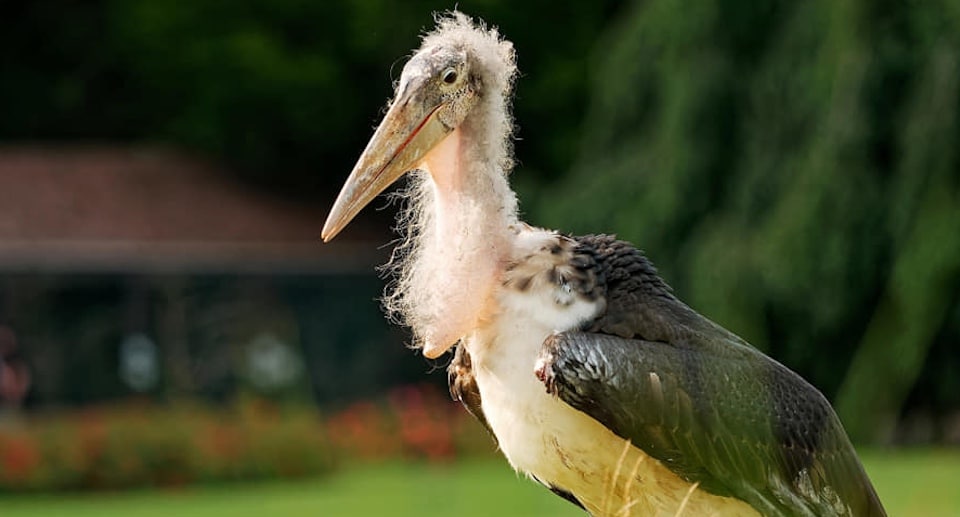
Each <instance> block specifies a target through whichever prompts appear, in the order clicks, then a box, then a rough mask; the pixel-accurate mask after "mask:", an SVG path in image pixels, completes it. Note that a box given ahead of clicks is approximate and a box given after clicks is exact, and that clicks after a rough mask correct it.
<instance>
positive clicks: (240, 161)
mask: <svg viewBox="0 0 960 517" xmlns="http://www.w3.org/2000/svg"><path fill="white" fill-rule="evenodd" d="M458 6H459V8H460V9H461V10H463V11H465V12H467V13H469V14H472V15H476V16H479V17H481V18H483V19H485V20H487V21H489V22H490V23H491V24H493V25H496V26H498V27H499V28H500V29H501V31H502V32H503V33H504V34H505V35H506V36H507V37H508V38H509V39H511V40H512V41H513V42H514V43H515V46H516V48H517V51H518V56H519V67H520V70H521V76H520V79H519V81H518V84H517V89H516V100H515V110H514V111H515V116H516V119H517V122H518V126H519V130H518V133H517V137H518V139H517V142H516V154H517V158H518V163H519V165H518V167H517V169H516V171H515V172H514V174H513V177H512V181H513V184H514V187H515V188H516V189H517V190H518V193H519V196H520V199H521V207H522V210H523V212H524V215H525V218H526V219H527V220H528V221H529V222H531V223H533V224H536V225H542V226H547V227H551V228H557V229H560V230H562V231H565V232H570V233H587V232H606V233H616V234H617V235H619V236H620V237H621V238H624V239H627V240H630V241H632V242H634V243H636V244H637V245H638V246H639V247H641V248H643V249H644V250H645V251H646V253H647V254H648V255H649V256H650V257H651V258H652V259H653V260H654V262H655V263H656V264H658V266H659V268H660V271H661V273H662V274H663V276H664V277H665V278H666V279H667V280H668V282H669V283H670V284H671V285H672V286H673V287H674V289H675V290H676V292H677V293H678V294H679V296H680V297H681V298H682V299H684V300H686V301H687V302H688V303H689V304H690V305H692V306H693V307H694V308H695V309H697V310H698V311H700V312H702V313H704V314H706V315H707V316H709V317H711V318H712V319H714V320H716V321H717V322H719V323H721V324H722V325H724V326H726V327H728V328H730V329H731V330H733V331H735V332H736V333H738V334H740V335H741V336H743V337H744V338H746V339H747V340H748V341H750V342H751V343H752V344H754V345H755V346H757V347H758V348H760V349H762V350H764V351H765V352H767V353H768V354H770V355H772V356H773V357H775V358H776V359H778V360H779V361H781V362H783V363H784V364H786V365H787V366H789V367H790V368H792V369H794V370H796V371H797V372H799V373H800V374H801V375H803V376H804V377H805V378H807V379H808V380H810V381H811V382H812V383H813V384H815V385H816V386H817V387H819V388H820V389H821V390H822V391H823V392H824V393H825V394H826V395H827V397H828V398H829V399H830V400H831V401H832V402H834V404H835V407H836V408H837V410H838V412H839V414H840V416H841V419H842V420H843V421H844V424H845V425H846V427H847V429H848V431H849V432H850V434H851V436H852V437H853V438H854V440H855V441H856V442H857V443H858V444H862V445H872V446H875V447H889V446H895V445H924V446H943V445H957V444H958V443H960V347H958V344H960V157H958V151H957V147H958V143H960V3H957V2H955V1H951V0H933V1H930V2H924V3H909V2H908V3H903V2H873V1H867V0H851V1H847V2H833V1H826V0H814V1H806V2H788V1H772V2H750V1H743V0H721V1H716V2H700V3H690V2H680V1H678V0H643V1H632V2H631V1H612V0H608V1H597V2H576V3H562V2H561V3H557V2H547V1H530V2H510V1H505V0H504V1H501V0H476V1H461V2H459V3H458ZM4 7H5V9H4V14H3V19H2V21H0V27H2V30H0V48H2V49H3V51H2V52H0V367H2V368H3V369H2V370H0V405H2V409H0V460H3V458H6V459H5V460H3V461H0V486H2V487H5V488H3V489H10V490H14V491H16V490H22V489H27V488H34V489H43V488H64V487H66V488H84V487H93V488H96V487H104V486H106V487H112V486H126V485H137V486H139V485H145V484H146V485H150V484H162V485H170V484H174V485H176V484H182V483H187V482H188V481H192V480H205V479H206V480H218V479H222V478H237V479H241V478H242V479H246V478H258V477H271V476H275V475H293V474H304V475H305V474H311V473H321V472H327V471H329V470H330V469H333V468H335V465H338V464H342V463H344V462H350V461H353V460H354V459H356V458H357V457H367V458H369V457H385V458H386V457H389V458H401V459H402V458H406V459H410V458H421V459H422V458H433V457H444V458H450V457H456V456H457V454H459V453H460V452H463V453H470V454H473V453H477V451H486V452H482V453H480V454H483V453H490V452H492V446H491V445H490V444H489V443H487V442H485V441H484V440H485V439H484V438H483V437H482V434H475V433H478V432H479V431H478V429H476V426H472V425H469V422H467V421H464V422H461V421H460V420H459V418H460V417H459V416H456V415H458V414H462V413H463V412H462V411H461V412H456V411H454V412H452V413H450V415H449V418H447V416H444V415H448V414H447V411H448V410H450V409H454V410H455V409H456V408H455V407H452V406H451V405H450V404H448V403H447V402H446V401H445V400H443V397H441V396H439V395H438V394H442V391H443V390H444V389H445V386H444V385H445V382H446V376H445V375H444V374H443V373H442V370H443V367H444V366H445V364H446V363H445V360H444V359H441V360H439V361H436V362H429V361H426V360H425V359H423V358H421V357H419V356H418V355H417V354H416V353H415V352H413V351H411V350H408V349H407V348H405V346H404V344H405V340H406V339H407V336H406V333H405V331H404V330H403V329H398V328H395V327H392V326H390V325H389V324H388V323H387V322H386V321H384V319H383V317H382V315H381V313H380V312H379V310H378V305H377V301H376V298H377V297H378V296H379V294H380V291H381V289H382V280H380V279H378V278H377V276H376V271H375V265H376V264H378V263H382V262H383V261H384V260H385V258H386V256H387V253H388V252H389V242H390V240H391V239H392V235H391V233H390V231H389V228H390V226H391V225H392V214H393V211H394V207H391V206H389V205H387V203H385V202H382V203H381V202H378V203H375V204H374V208H381V209H380V210H371V209H368V210H367V211H366V212H364V213H363V214H362V215H361V216H360V218H359V219H358V220H357V221H356V222H355V223H354V224H353V225H351V226H350V227H349V228H348V229H347V230H346V231H345V232H344V234H343V235H341V236H340V237H338V239H337V241H336V242H335V243H334V244H330V245H322V244H320V243H319V239H318V235H319V229H320V226H321V224H322V222H323V218H324V217H325V214H326V210H327V209H328V207H329V206H330V205H331V204H332V200H333V198H334V196H335V195H336V193H337V191H338V189H339V187H340V185H341V183H342V181H343V180H344V178H345V177H346V174H347V173H348V172H349V170H350V169H351V167H352V165H353V162H354V160H355V159H356V157H357V156H358V155H359V152H360V151H361V150H362V149H363V147H364V144H365V142H366V139H367V138H368V137H369V136H370V134H371V132H372V127H373V126H374V125H375V124H376V122H377V121H378V119H379V116H380V114H382V109H383V106H384V105H385V103H386V101H387V99H388V98H389V96H390V95H391V89H392V82H393V81H395V80H396V79H397V77H399V73H400V69H401V68H402V65H403V63H404V58H405V57H406V56H408V55H409V54H410V52H411V49H413V48H415V47H416V46H417V45H418V44H419V40H418V35H419V34H421V33H422V32H423V31H424V30H426V29H429V28H430V27H431V25H432V20H431V13H432V12H434V11H438V10H442V9H447V8H450V7H452V4H450V3H444V2H437V1H427V0H413V1H405V2H399V1H390V0H367V1H363V2H322V1H304V0H273V1H270V2H266V1H249V2H218V1H212V0H209V1H208V0H198V1H194V2H173V1H163V0H123V1H119V0H118V1H109V0H98V1H91V2H69V1H53V0H38V1H35V2H22V3H10V4H5V6H4ZM285 412H286V413H285ZM437 414H439V415H441V416H443V418H439V419H437V421H436V422H435V424H436V425H433V426H430V425H426V426H423V427H424V428H423V429H420V428H419V427H417V425H416V424H415V422H418V421H431V419H430V418H428V417H425V416H424V415H437ZM282 415H288V417H287V418H281V416H282ZM365 419H366V420H365ZM279 420H285V421H287V423H286V424H285V425H284V426H280V427H277V426H271V424H275V423H276V422H277V421H279ZM314 420H317V422H320V423H317V422H314V423H308V422H313V421H314ZM221 421H222V422H226V423H222V422H221ZM144 422H147V424H144ZM157 422H160V423H159V424H157ZM218 422H221V423H218ZM173 423H180V424H181V425H180V426H179V427H177V426H175V425H173ZM315 424H316V425H315ZM164 425H170V426H172V427H170V428H171V429H179V430H178V431H177V432H176V433H169V434H168V433H159V434H158V433H153V434H151V433H150V432H147V430H148V429H150V428H152V427H155V426H160V428H164V427H163V426H164ZM138 426H141V427H138ZM298 426H299V427H298ZM338 426H339V427H338ZM351 426H352V427H351ZM378 426H379V427H378ZM405 426H406V427H405ZM411 426H412V427H413V428H416V429H415V430H410V429H409V428H410V427H411ZM38 427H42V428H43V429H44V430H45V432H46V433H47V434H37V433H36V432H34V431H35V429H37V428H38ZM315 427H316V428H323V432H321V433H319V434H316V435H315V436H314V435H313V431H314V430H315ZM344 429H346V431H345V430H344ZM370 429H374V430H376V429H381V430H382V431H383V434H385V435H387V436H389V437H390V438H389V439H387V440H386V441H385V442H382V443H381V442H379V441H378V440H380V438H378V437H377V436H379V435H378V434H377V433H376V432H372V433H367V434H369V435H370V436H367V437H365V438H362V439H358V440H356V443H354V442H351V443H346V442H344V441H343V439H342V437H343V436H352V437H356V436H361V435H363V436H366V435H364V432H363V430H367V431H369V430H370ZM403 429H406V431H403ZM140 431H143V432H140ZM4 433H6V434H4ZM178 433H179V434H178ZM338 433H339V434H338ZM170 435H173V436H175V437H176V436H180V437H181V438H182V439H176V438H170ZM4 436H6V438H4ZM198 436H200V437H201V438H197V437H198ZM338 436H340V438H337V437H338ZM457 436H459V437H460V438H456V437H457ZM112 437H113V438H112ZM116 437H120V438H116ZM138 437H142V439H140V438H138ZM204 437H205V438H204ZM296 437H300V438H296ZM114 438H116V439H114ZM124 439H126V440H127V441H124ZM4 440H6V441H4ZM31 440H32V441H31ZM316 440H320V441H316ZM337 440H340V441H337ZM391 440H393V441H391ZM457 440H459V441H457ZM66 442H69V443H75V444H77V445H76V446H75V447H74V448H71V447H73V446H70V445H63V446H60V445H56V444H60V443H66ZM321 442H322V443H321ZM211 443H213V444H220V445H211ZM223 443H228V444H233V445H230V446H223V445H222V444H223ZM267 443H273V444H291V443H293V444H299V445H298V446H291V447H288V450H286V452H284V449H283V447H279V446H278V447H279V448H276V449H270V448H269V447H270V446H267V445H264V444H267ZM434 443H441V444H446V445H441V446H439V447H440V448H439V449H437V448H435V447H434V446H433V445H430V444H434ZM91 444H92V445H91ZM184 444H188V446H189V447H188V448H187V449H182V448H183V447H186V446H185V445H184ZM58 447H59V448H61V449H63V450H59V449H58V450H54V451H51V450H50V449H51V448H54V449H56V448H58ZM111 447H113V448H112V449H111ZM224 447H226V448H224ZM231 447H232V448H231ZM264 447H267V450H276V451H277V453H276V454H260V455H259V456H258V455H256V454H252V455H248V454H246V453H243V452H241V451H245V450H254V449H259V450H264ZM297 447H300V448H297ZM191 448H192V449H191ZM176 450H195V451H199V452H197V454H194V455H190V454H187V455H181V456H178V455H177V454H175V453H174V452H171V451H176ZM301 450H313V451H315V452H316V451H319V452H316V454H302V453H300V452H298V451H301ZM4 451H6V452H4ZM11 451H12V452H11ZM58 451H59V452H58ZM91 451H93V452H91ZM104 451H106V452H104ZM111 451H112V452H111ZM338 451H339V452H338ZM343 451H348V452H346V453H344V452H343ZM350 451H352V452H350ZM218 454H219V456H218ZM133 456H136V457H138V458H140V459H139V460H136V461H134V463H136V464H125V463H124V462H128V463H129V462H130V461H133V460H129V458H130V457H133ZM198 457H199V458H206V459H205V460H203V461H199V460H196V458H198ZM11 458H12V459H11ZM91 458H92V459H91ZM151 458H153V459H151ZM211 458H214V459H211ZM215 458H221V459H220V460H216V459H215ZM224 458H227V459H224ZM278 458H280V459H278ZM283 458H286V459H283ZM221 460H222V461H221ZM218 461H220V463H218ZM70 462H73V463H70ZM151 462H153V463H151ZM198 462H199V463H204V464H205V467H202V468H201V466H197V465H194V463H198ZM231 462H234V463H231ZM51 463H57V464H58V465H59V464H64V463H66V464H72V465H74V467H71V468H72V470H70V468H67V469H66V471H65V472H60V471H59V470H58V469H53V468H48V467H49V465H50V464H51ZM151 465H152V466H151ZM156 465H160V466H159V467H157V466H156ZM171 465H172V466H171ZM168 467H169V468H168ZM18 469H19V470H18ZM124 469H127V470H124ZM164 469H167V470H164ZM218 469H219V470H218ZM291 469H292V470H291ZM53 470H58V471H57V472H53ZM138 476H139V477H138ZM178 476H179V477H178ZM111 480H113V481H111ZM117 480H119V481H117ZM0 490H2V489H0Z"/></svg>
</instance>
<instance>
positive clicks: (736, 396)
mask: <svg viewBox="0 0 960 517" xmlns="http://www.w3.org/2000/svg"><path fill="white" fill-rule="evenodd" d="M539 364H540V365H541V368H540V369H538V371H537V374H538V376H539V377H540V378H541V380H542V381H543V382H544V384H545V385H546V386H547V390H548V391H549V392H550V393H552V394H554V395H557V396H559V397H560V398H561V399H562V400H563V401H565V402H566V403H568V404H570V405H571V406H573V407H574V408H576V409H578V410H580V411H583V412H584V413H586V414H588V415H590V416H591V417H593V418H595V419H596V420H597V421H599V422H600V423H602V424H603V425H605V426H606V427H607V428H609V429H610V430H612V431H613V432H614V433H616V434H617V435H619V436H621V437H623V438H625V439H628V440H630V441H631V442H632V443H633V444H634V445H635V446H637V447H638V448H640V449H642V450H644V451H645V452H646V453H647V454H649V455H651V456H653V457H654V458H656V459H658V460H660V461H661V462H662V463H663V464H664V465H666V466H667V467H668V468H670V469H671V470H672V471H673V472H675V473H676V474H678V475H679V476H681V477H682V478H684V479H685V480H687V481H690V482H699V483H700V487H702V488H703V489H704V490H706V491H708V492H710V493H714V494H717V495H723V496H733V497H736V498H738V499H742V500H744V501H746V502H747V503H749V504H750V505H751V506H753V507H754V508H756V509H757V510H758V511H759V512H760V513H762V514H764V515H789V516H793V515H816V516H830V515H853V516H858V517H859V516H873V515H885V513H884V510H883V507H882V506H881V504H880V501H879V499H878V498H877V495H876V493H875V492H874V489H873V486H872V485H871V484H870V480H869V479H868V478H867V475H866V474H865V472H864V470H863V467H862V466H861V465H860V461H859V460H858V459H857V456H856V453H855V451H854V449H853V446H852V445H851V444H850V441H849V440H848V438H847V436H846V433H845V432H844V430H843V427H842V426H841V424H840V421H839V420H838V419H837V416H836V414H835V413H834V412H833V409H832V408H831V407H830V404H829V403H828V402H827V400H826V399H825V398H824V397H823V396H822V395H821V394H820V392H819V391H817V389H816V388H814V387H813V386H811V385H810V384H808V383H807V382H806V381H804V380H803V379H802V378H801V377H800V376H798V375H797V374H795V373H793V372H792V371H790V370H789V369H787V368H786V367H784V366H782V365H780V364H779V363H777V362H776V361H774V360H772V359H770V358H769V357H767V356H765V355H763V354H762V353H760V352H759V351H757V350H755V349H753V348H751V347H749V346H747V345H743V344H741V343H739V342H728V343H726V344H725V346H701V345H698V344H693V343H684V342H676V343H670V344H667V343H663V342H653V341H645V340H641V339H628V338H621V337H617V336H611V335H608V334H600V333H592V332H564V333H559V334H556V335H553V336H551V337H550V338H548V339H547V340H546V342H545V343H544V347H543V350H542V352H541V356H540V363H539Z"/></svg>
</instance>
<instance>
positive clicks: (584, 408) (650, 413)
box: [321, 11, 885, 516]
mask: <svg viewBox="0 0 960 517" xmlns="http://www.w3.org/2000/svg"><path fill="white" fill-rule="evenodd" d="M435 22H436V27H435V28H434V29H433V30H431V31H429V32H427V33H425V34H424V35H423V37H422V42H421V46H420V47H419V49H417V50H416V51H415V52H414V53H413V55H412V57H410V59H409V60H408V61H407V63H406V64H405V66H404V67H403V71H402V72H401V75H400V78H399V80H398V81H397V82H396V84H395V92H394V97H393V99H392V100H391V101H390V102H389V104H388V108H387V110H386V113H385V115H384V117H383V119H382V121H381V122H380V124H379V126H378V127H377V128H376V129H375V131H374V134H373V136H372V137H371V139H370V141H369V143H368V144H367V146H366V148H365V149H364V150H363V152H362V154H361V155H360V158H359V159H358V161H357V163H356V166H355V167H354V168H353V170H352V171H351V173H350V175H349V176H348V178H347V179H346V182H345V183H344V185H343V187H342V190H341V191H340V194H339V196H338V197H337V199H336V201H335V202H334V205H333V207H332V209H331V211H330V214H329V216H328V218H327V220H326V222H325V223H324V226H323V230H322V233H321V238H322V239H323V241H324V242H328V241H330V239H332V238H334V236H336V235H337V234H338V233H340V232H341V230H343V229H344V227H345V226H347V224H348V223H349V222H350V221H351V220H352V219H353V218H354V217H355V216H356V215H357V214H358V213H359V212H360V211H361V210H362V208H363V207H364V206H366V205H367V204H369V203H370V202H371V201H372V200H373V199H374V198H375V197H376V196H378V195H379V194H381V193H382V192H383V191H385V190H386V189H387V188H388V187H389V186H390V185H392V184H393V183H395V182H397V181H398V180H399V179H400V178H401V177H407V178H408V181H407V182H406V187H405V188H403V189H402V190H400V191H399V192H398V193H397V195H399V196H401V197H403V198H405V203H404V205H403V206H404V207H403V209H402V210H401V211H400V213H399V215H398V221H399V224H398V228H399V231H400V233H401V237H400V238H399V239H398V241H397V246H396V248H395V250H394V252H393V254H392V257H391V259H390V262H389V263H388V265H387V270H388V271H389V274H388V277H389V278H390V280H389V282H388V285H387V288H386V290H385V296H384V298H383V304H384V307H385V310H386V311H387V313H388V315H389V316H390V317H391V318H393V319H394V320H396V321H399V322H400V323H402V324H403V325H406V326H407V327H409V328H410V330H411V335H412V340H413V346H415V347H419V348H420V349H421V351H422V354H423V355H424V356H425V357H427V358H430V359H435V358H439V357H440V356H442V355H444V354H446V353H448V352H451V351H452V352H453V357H452V360H451V362H450V364H449V367H448V377H449V379H448V380H449V386H450V391H451V394H452V395H453V397H454V399H455V400H458V401H460V402H462V403H463V405H464V406H466V408H467V410H469V411H470V413H472V414H473V415H474V416H475V417H477V419H478V420H479V421H480V422H481V423H482V424H483V425H484V426H485V427H486V428H487V430H488V431H490V433H491V434H492V435H493V439H494V441H495V442H496V444H497V446H498V448H499V449H500V450H501V451H502V453H503V454H504V456H505V457H506V459H507V460H508V462H509V463H510V464H511V466H512V467H513V468H514V469H515V470H516V471H518V472H520V473H523V474H525V475H526V476H527V477H529V478H530V479H532V480H534V481H536V482H539V483H541V484H543V485H545V486H546V487H547V488H549V489H550V490H551V491H553V492H554V493H556V494H558V495H560V496H561V497H563V498H564V499H567V500H568V501H570V502H571V503H573V504H575V505H577V506H579V507H581V508H583V509H584V510H586V511H587V512H588V513H590V514H592V515H598V516H603V515H611V516H613V515H616V516H619V515H681V514H683V515H738V516H739V515H771V516H781V515H782V516H807V515H810V516H813V515H816V516H832V515H836V516H845V515H849V516H874V515H885V512H884V509H883V506H882V505H881V502H880V500H879V498H878V496H877V493H876V491H875V490H874V488H873V485H872V484H871V482H870V479H869V477H868V476H867V474H866V472H865V471H864V469H863V466H862V465H861V463H860V460H859V459H858V457H857V454H856V452H855V450H854V448H853V446H852V445H851V442H850V440H849V438H848V437H847V434H846V432H845V431H844V429H843V426H842V424H841V422H840V420H839V419H838V417H837V415H836V413H835V412H834V411H833V409H832V407H831V406H830V403H829V402H828V401H827V399H826V398H825V397H824V396H823V395H822V394H821V393H820V392H819V391H818V390H817V389H816V388H815V387H813V386H812V385H811V384H809V383H808V382H806V381H805V380H804V379H803V378H801V377H800V376H799V375H798V374H796V373H794V372H793V371H791V370H790V369H788V368H786V367H785V366H783V365H781V364H780V363H778V362H776V361H775V360H773V359H772V358H770V357H768V356H766V355H764V354H763V353H761V352H760V351H759V350H758V349H756V348H754V347H753V346H751V345H750V344H748V343H747V342H746V341H744V340H743V339H741V338H740V337H738V336H737V335H735V334H734V333H732V332H730V331H728V330H726V329H724V328H723V327H721V326H720V325H718V324H716V323H714V322H712V321H710V320H709V319H707V318H706V317H704V316H702V315H700V314H698V313H697V312H696V311H695V310H693V309H692V308H690V307H689V306H688V305H686V304H685V303H683V302H682V301H681V300H680V299H678V298H677V296H676V295H675V294H674V293H673V291H672V289H671V288H670V287H669V285H668V284H667V283H666V281H664V280H663V279H662V278H661V277H660V276H659V274H658V273H657V270H656V268H655V267H654V265H653V264H652V263H651V261H650V260H649V259H648V258H647V257H646V255H645V254H644V253H643V252H642V251H640V250H639V249H637V248H636V247H635V246H633V245H632V244H630V243H628V242H625V241H622V240H619V239H617V238H616V237H615V236H613V235H609V234H590V235H583V236H572V235H568V234H564V233H561V232H557V231H553V230H548V229H543V228H538V227H534V226H531V225H528V224H526V223H524V222H523V221H522V220H521V219H520V216H519V210H518V200H517V196H516V195H515V193H514V192H513V191H512V190H511V188H510V184H509V179H508V175H509V173H510V172H511V170H512V169H513V166H514V157H513V148H512V141H513V134H514V121H513V117H512V114H511V103H512V91H513V87H514V83H515V80H516V78H517V66H516V53H515V50H514V47H513V44H512V43H511V42H510V41H509V40H507V39H505V38H504V37H503V36H502V35H501V34H500V32H499V30H498V29H497V28H495V27H490V26H488V25H487V24H486V23H484V22H483V21H482V20H475V19H473V18H471V17H469V16H467V15H466V14H463V13H461V12H459V11H451V12H447V13H441V14H438V15H436V16H435ZM598 173H599V172H598Z"/></svg>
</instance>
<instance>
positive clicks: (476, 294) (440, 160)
mask: <svg viewBox="0 0 960 517" xmlns="http://www.w3.org/2000/svg"><path fill="white" fill-rule="evenodd" d="M463 143H464V139H463V135H462V132H461V130H460V129H455V130H454V131H453V132H452V133H450V135H448V136H447V137H446V138H444V139H443V141H441V142H440V143H439V144H438V145H437V146H436V147H435V148H434V149H433V150H431V151H430V153H429V154H427V156H426V157H425V158H424V163H423V164H422V165H425V168H426V169H427V170H428V171H429V172H430V176H431V178H432V179H433V183H434V199H435V205H434V206H433V207H429V208H426V209H434V210H435V214H434V220H433V224H434V228H433V231H431V232H430V235H427V236H426V237H427V238H428V239H430V240H429V242H426V243H424V245H425V247H426V249H425V250H424V253H423V255H421V257H422V260H424V261H427V262H428V264H426V265H427V266H428V268H429V271H430V274H431V275H432V278H433V282H431V284H432V285H431V286H430V288H431V289H432V290H433V294H432V296H430V298H431V305H432V307H431V308H430V312H431V313H432V314H430V317H429V318H427V321H428V323H426V324H425V325H424V327H425V328H422V329H419V331H420V334H421V336H422V337H423V338H424V341H425V342H424V347H423V355H425V356H427V357H429V358H435V357H439V356H440V355H441V354H443V353H444V352H445V351H447V350H448V349H449V348H450V347H451V346H453V345H454V344H456V342H457V340H458V339H460V338H461V337H463V336H466V335H467V334H469V333H470V332H471V331H472V330H473V329H475V328H476V327H477V325H478V324H479V323H480V321H481V320H483V319H484V318H485V317H486V316H487V315H488V313H489V312H491V309H490V306H491V304H490V301H491V300H492V293H493V288H494V286H496V283H497V278H498V277H499V270H500V265H501V262H502V261H501V255H502V253H501V251H502V250H501V249H500V248H501V247H502V245H501V243H500V241H501V238H500V235H499V233H500V232H502V231H503V229H500V228H498V227H497V225H498V222H499V221H498V220H497V219H498V218H497V217H496V214H497V213H498V212H500V210H499V208H498V206H497V205H496V202H497V200H496V199H490V198H491V197H492V196H490V194H491V192H490V189H487V188H482V187H480V188H477V186H478V185H477V184H476V183H477V182H476V181H475V180H477V179H478V177H479V176H469V175H479V174H484V171H477V170H471V169H470V167H469V165H468V164H469V163H470V160H469V149H468V148H467V147H466V146H464V145H463ZM465 155H466V156H465ZM498 230H499V231H498Z"/></svg>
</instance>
